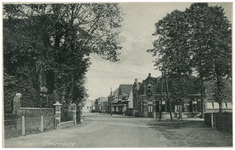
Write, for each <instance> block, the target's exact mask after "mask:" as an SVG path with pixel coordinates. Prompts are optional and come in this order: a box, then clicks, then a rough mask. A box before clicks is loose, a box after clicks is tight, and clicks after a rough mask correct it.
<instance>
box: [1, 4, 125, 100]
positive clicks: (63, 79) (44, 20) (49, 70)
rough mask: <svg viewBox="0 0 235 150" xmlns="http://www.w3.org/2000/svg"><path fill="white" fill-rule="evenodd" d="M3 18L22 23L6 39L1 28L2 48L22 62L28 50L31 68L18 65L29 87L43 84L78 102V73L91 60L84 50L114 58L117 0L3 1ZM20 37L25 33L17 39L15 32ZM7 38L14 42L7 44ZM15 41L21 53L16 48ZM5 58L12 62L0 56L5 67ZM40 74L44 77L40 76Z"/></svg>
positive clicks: (118, 17) (80, 80)
mask: <svg viewBox="0 0 235 150" xmlns="http://www.w3.org/2000/svg"><path fill="white" fill-rule="evenodd" d="M4 18H5V22H10V21H12V22H13V23H12V24H15V23H14V21H19V23H18V24H17V25H16V27H17V28H18V27H22V29H20V30H17V32H18V34H14V33H13V35H14V36H15V38H13V39H10V40H9V38H8V37H9V36H8V35H10V34H9V32H5V34H4V41H5V42H4V47H5V49H4V54H6V55H8V57H9V60H12V59H13V60H16V61H17V63H18V64H19V65H20V66H23V64H25V63H26V60H21V59H19V58H20V57H21V56H22V53H26V52H27V51H29V50H30V53H29V54H28V58H29V60H28V61H27V63H29V64H30V65H31V68H29V67H27V66H24V68H28V69H29V70H30V72H29V73H28V75H29V76H31V77H32V78H33V79H32V81H33V82H32V83H33V85H34V89H40V88H39V87H41V86H47V88H49V87H50V89H49V91H50V92H51V93H53V90H55V89H56V91H57V93H60V94H59V95H60V97H61V98H62V97H65V99H66V102H67V103H70V102H71V101H72V102H75V103H77V104H78V103H79V102H81V101H82V100H83V97H84V96H86V95H87V94H86V90H85V88H84V83H85V82H84V81H85V80H84V77H85V73H86V71H87V69H88V67H89V65H90V64H91V63H90V61H89V55H90V54H97V55H99V56H101V57H102V58H103V59H106V60H109V61H113V62H116V61H118V55H119V52H118V50H120V49H121V47H120V46H118V45H119V43H118V42H117V38H118V30H117V28H118V27H120V22H121V21H122V13H121V11H120V7H119V6H118V4H115V3H100V4H99V3H92V4H91V3H77V4H4ZM6 24H7V23H4V28H5V29H6V30H9V31H10V32H11V33H12V30H13V29H12V28H11V27H12V26H6ZM25 29H26V30H25ZM27 29H29V30H27ZM26 33H27V34H26ZM21 37H24V38H26V39H24V40H23V42H18V41H17V38H19V39H20V38H21ZM14 41H17V42H16V43H14ZM10 42H11V44H12V46H14V48H11V47H10V46H11V44H10ZM6 45H7V46H6ZM19 45H21V47H22V53H20V52H21V51H20V52H19V51H18V47H19ZM10 52H11V53H10ZM6 55H4V57H5V56H6ZM34 55H35V56H34ZM5 62H6V63H5ZM40 62H41V63H40ZM5 64H12V62H9V61H8V59H5V58H4V68H5V67H6V68H7V69H6V70H7V71H8V70H11V68H10V67H7V66H6V65H5ZM17 67H18V66H17ZM17 67H16V68H17ZM9 68H10V69H9ZM39 70H41V71H39ZM40 72H41V73H40ZM15 73H16V74H17V73H18V71H15ZM32 74H33V75H32ZM12 75H14V76H15V74H12ZM43 76H44V77H43ZM42 78H43V79H44V80H45V81H41V79H42ZM48 79H50V80H48ZM80 90H82V91H80ZM79 92H80V94H81V95H80V96H82V97H80V98H79V99H78V97H77V96H78V95H77V94H76V93H79ZM61 93H63V94H64V95H63V94H61ZM23 96H24V95H23Z"/></svg>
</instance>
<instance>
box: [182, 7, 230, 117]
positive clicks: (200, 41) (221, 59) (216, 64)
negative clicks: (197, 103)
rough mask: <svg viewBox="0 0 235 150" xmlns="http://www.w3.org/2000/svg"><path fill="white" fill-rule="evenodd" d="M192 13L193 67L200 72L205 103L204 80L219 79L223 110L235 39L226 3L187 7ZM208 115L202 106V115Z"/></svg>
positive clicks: (190, 16) (218, 86)
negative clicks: (225, 13)
mask: <svg viewBox="0 0 235 150" xmlns="http://www.w3.org/2000/svg"><path fill="white" fill-rule="evenodd" d="M185 13H186V14H188V16H189V27H190V30H189V31H188V32H189V33H190V35H189V40H188V43H189V44H190V45H192V46H191V51H192V52H193V53H194V55H193V58H192V64H193V67H195V68H196V71H197V72H198V80H199V84H200V92H201V101H202V102H201V104H202V106H201V107H202V108H203V99H204V97H205V88H204V82H205V81H207V80H213V81H215V87H216V88H215V97H214V98H215V100H216V101H217V102H218V103H219V106H220V112H221V111H222V110H221V109H222V99H224V98H225V96H226V94H223V93H224V92H222V90H223V89H224V84H225V83H224V79H225V78H227V79H231V64H232V60H231V59H232V48H231V46H232V40H231V33H232V31H231V24H230V23H229V20H228V19H227V18H226V16H225V15H224V11H223V8H222V7H218V6H215V7H212V6H210V7H209V6H208V4H207V3H195V4H192V5H191V7H190V8H189V9H186V11H185ZM203 116H204V113H203V109H202V117H203Z"/></svg>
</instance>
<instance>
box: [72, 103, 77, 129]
mask: <svg viewBox="0 0 235 150" xmlns="http://www.w3.org/2000/svg"><path fill="white" fill-rule="evenodd" d="M72 106H73V107H72V108H73V110H72V112H73V122H74V125H76V124H77V119H76V110H77V108H76V104H74V103H73V104H72Z"/></svg>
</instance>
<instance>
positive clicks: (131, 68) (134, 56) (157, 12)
mask: <svg viewBox="0 0 235 150" xmlns="http://www.w3.org/2000/svg"><path fill="white" fill-rule="evenodd" d="M191 4H192V3H191V2H187V3H183V2H181V3H179V2H178V3H176V2H171V3H169V2H168V3H163V2H158V3H157V2H155V3H153V2H148V3H144V2H142V3H130V2H129V3H120V6H121V8H122V11H123V12H124V13H125V16H124V21H123V22H122V24H121V28H120V35H119V40H120V42H121V46H122V50H121V51H120V52H121V55H120V57H119V58H120V59H121V60H120V62H118V63H111V62H109V61H105V60H102V59H101V58H99V57H98V56H95V55H92V56H91V62H92V64H91V66H90V69H89V71H88V72H87V74H86V77H87V84H86V87H87V89H88V94H89V98H88V99H90V100H95V99H96V98H98V97H101V96H104V97H107V96H108V95H109V94H110V91H111V88H112V90H113V91H114V90H115V89H117V88H118V87H119V85H120V84H133V83H134V81H135V79H137V80H138V81H139V82H142V80H145V79H146V78H147V76H148V74H149V73H151V76H153V77H158V76H160V75H161V73H160V72H159V71H157V70H155V69H154V66H153V65H154V63H153V61H154V58H153V57H152V54H151V53H147V52H146V50H147V49H151V48H153V46H152V42H153V41H154V40H155V39H156V37H154V36H152V34H153V33H154V31H155V26H154V24H155V23H156V22H158V20H161V19H162V18H163V17H164V16H166V14H167V13H171V12H172V11H173V10H175V9H178V10H181V11H184V10H185V9H186V8H188V7H190V5H191ZM209 5H213V6H215V5H219V6H222V7H223V8H224V10H225V15H226V16H227V17H228V18H229V20H230V21H231V20H232V10H233V9H232V3H209Z"/></svg>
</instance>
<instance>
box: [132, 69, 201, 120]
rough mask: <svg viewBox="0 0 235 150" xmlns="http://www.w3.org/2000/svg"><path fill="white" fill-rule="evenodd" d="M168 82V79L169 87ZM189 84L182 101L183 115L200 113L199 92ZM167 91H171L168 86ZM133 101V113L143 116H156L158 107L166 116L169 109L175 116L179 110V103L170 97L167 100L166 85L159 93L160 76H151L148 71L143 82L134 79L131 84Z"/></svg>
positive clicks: (158, 110)
mask: <svg viewBox="0 0 235 150" xmlns="http://www.w3.org/2000/svg"><path fill="white" fill-rule="evenodd" d="M192 78H193V77H192ZM193 79H194V78H193ZM192 81H193V80H192ZM170 83H171V82H170V81H169V88H170V87H171V86H170ZM164 84H165V83H164ZM189 84H192V86H190V87H192V89H191V90H190V93H188V94H187V98H185V99H184V100H183V102H182V107H181V108H182V114H183V117H184V116H185V117H189V116H196V115H200V112H201V107H200V106H201V100H200V94H199V92H198V91H197V89H196V88H195V86H194V83H193V82H190V83H189ZM169 91H170V92H171V91H172V89H171V88H170V89H169ZM161 98H162V103H161ZM133 103H134V104H133V105H134V114H135V115H138V116H143V117H154V115H155V116H156V117H157V116H159V114H160V113H159V112H160V109H161V111H162V113H163V115H165V116H168V114H169V112H170V110H171V112H172V114H173V115H174V116H175V117H177V115H178V112H179V105H178V104H177V103H175V101H174V100H173V99H170V102H169V101H168V100H167V93H166V87H164V88H163V92H162V94H161V77H157V78H155V77H152V76H151V74H150V73H149V76H148V77H147V78H146V79H145V80H143V82H137V80H135V82H134V85H133Z"/></svg>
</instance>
